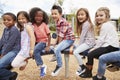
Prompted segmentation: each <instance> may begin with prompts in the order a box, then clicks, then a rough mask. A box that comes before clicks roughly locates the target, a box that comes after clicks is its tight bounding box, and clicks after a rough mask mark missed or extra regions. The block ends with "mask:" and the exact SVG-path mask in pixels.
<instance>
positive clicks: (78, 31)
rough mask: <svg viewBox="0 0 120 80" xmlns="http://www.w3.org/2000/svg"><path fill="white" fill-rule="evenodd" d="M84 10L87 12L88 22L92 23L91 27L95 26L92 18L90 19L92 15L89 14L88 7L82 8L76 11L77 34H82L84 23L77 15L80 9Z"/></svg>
mask: <svg viewBox="0 0 120 80" xmlns="http://www.w3.org/2000/svg"><path fill="white" fill-rule="evenodd" d="M82 10H83V11H84V12H85V13H86V20H88V22H89V23H90V25H91V28H93V25H92V22H91V19H90V15H89V11H88V9H86V8H80V9H79V10H78V11H77V13H76V32H77V35H80V34H81V31H82V24H83V23H84V22H83V23H80V22H79V20H78V18H77V16H78V13H79V11H82Z"/></svg>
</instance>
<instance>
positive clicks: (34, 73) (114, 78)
mask: <svg viewBox="0 0 120 80" xmlns="http://www.w3.org/2000/svg"><path fill="white" fill-rule="evenodd" d="M51 57H52V55H46V56H42V58H43V60H44V64H46V65H47V75H46V76H45V77H44V78H40V76H39V69H38V68H37V66H36V63H35V61H34V60H32V59H31V60H29V63H28V65H27V67H26V69H25V70H24V71H19V70H18V69H14V70H13V71H17V72H18V73H19V75H18V78H17V80H92V79H91V78H86V79H84V78H80V77H79V76H77V75H76V74H75V72H76V70H77V68H78V63H77V61H76V59H75V58H74V56H73V55H70V61H69V77H68V78H65V67H64V55H63V54H62V59H63V68H62V70H61V71H60V73H59V75H58V76H57V77H52V76H51V75H50V74H51V72H52V71H53V70H54V68H55V65H56V62H49V59H50V58H51ZM83 61H84V63H85V62H86V59H84V60H83ZM97 66H98V60H95V62H94V67H93V75H95V74H96V73H97ZM119 73H120V71H117V72H109V71H107V70H106V74H105V76H106V77H107V80H120V76H119Z"/></svg>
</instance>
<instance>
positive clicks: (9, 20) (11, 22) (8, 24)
mask: <svg viewBox="0 0 120 80" xmlns="http://www.w3.org/2000/svg"><path fill="white" fill-rule="evenodd" d="M15 23H16V21H14V19H13V18H12V17H11V16H10V15H4V16H3V24H4V25H5V26H6V27H8V28H10V27H12V26H14V25H15Z"/></svg>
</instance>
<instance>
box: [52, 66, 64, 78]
mask: <svg viewBox="0 0 120 80" xmlns="http://www.w3.org/2000/svg"><path fill="white" fill-rule="evenodd" d="M61 69H62V67H59V66H56V68H55V70H54V71H53V72H52V73H51V75H52V76H57V75H58V74H59V72H60V70H61Z"/></svg>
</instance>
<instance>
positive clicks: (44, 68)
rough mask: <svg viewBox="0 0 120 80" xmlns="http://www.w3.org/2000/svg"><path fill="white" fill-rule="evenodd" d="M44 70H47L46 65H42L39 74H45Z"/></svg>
mask: <svg viewBox="0 0 120 80" xmlns="http://www.w3.org/2000/svg"><path fill="white" fill-rule="evenodd" d="M46 70H47V66H46V65H44V66H43V67H41V68H40V76H41V77H44V76H45V75H46Z"/></svg>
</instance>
